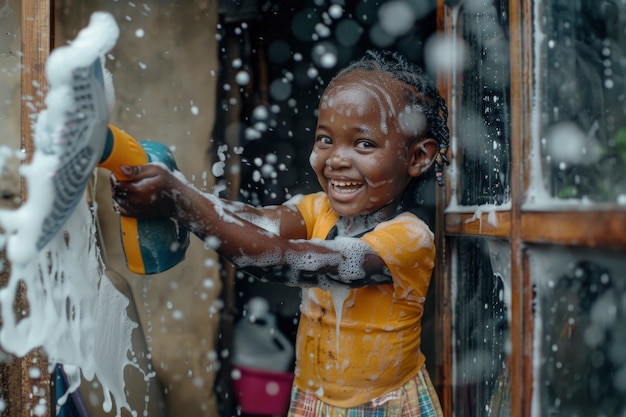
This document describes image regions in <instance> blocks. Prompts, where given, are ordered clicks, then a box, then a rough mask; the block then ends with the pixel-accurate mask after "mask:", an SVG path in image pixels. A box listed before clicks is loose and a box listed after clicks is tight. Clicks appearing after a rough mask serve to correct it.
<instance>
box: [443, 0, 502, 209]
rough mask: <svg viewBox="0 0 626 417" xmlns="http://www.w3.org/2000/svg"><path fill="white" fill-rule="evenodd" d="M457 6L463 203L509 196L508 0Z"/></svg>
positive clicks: (492, 201)
mask: <svg viewBox="0 0 626 417" xmlns="http://www.w3.org/2000/svg"><path fill="white" fill-rule="evenodd" d="M471 3H472V4H471V5H467V6H465V7H464V8H462V9H461V15H460V19H459V22H460V28H461V31H462V33H460V34H459V35H460V36H462V37H463V39H464V41H465V45H466V53H467V59H466V67H465V70H464V72H463V83H462V85H461V86H460V87H459V89H460V93H461V103H460V109H459V110H460V111H459V112H458V116H457V118H458V120H457V125H456V129H455V130H456V136H457V138H458V144H459V145H458V146H459V147H460V149H461V155H460V158H461V161H460V166H459V168H460V170H459V181H460V184H459V188H460V189H459V191H460V195H459V196H458V197H459V199H460V203H461V205H480V204H502V203H506V202H508V201H509V199H510V189H509V188H510V187H509V175H510V137H511V133H510V125H511V121H510V118H511V116H510V93H509V86H510V81H509V76H510V70H509V39H508V32H509V15H508V3H509V2H508V1H504V0H495V1H489V0H485V1H484V2H483V1H478V2H476V1H474V2H471Z"/></svg>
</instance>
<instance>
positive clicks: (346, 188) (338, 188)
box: [328, 179, 365, 200]
mask: <svg viewBox="0 0 626 417" xmlns="http://www.w3.org/2000/svg"><path fill="white" fill-rule="evenodd" d="M328 184H329V187H328V188H329V191H330V192H331V193H332V194H333V198H334V199H335V200H346V199H350V198H351V197H353V196H354V195H355V194H356V193H358V192H359V191H361V190H362V189H363V188H364V186H365V184H364V183H363V182H361V181H356V180H340V179H329V180H328Z"/></svg>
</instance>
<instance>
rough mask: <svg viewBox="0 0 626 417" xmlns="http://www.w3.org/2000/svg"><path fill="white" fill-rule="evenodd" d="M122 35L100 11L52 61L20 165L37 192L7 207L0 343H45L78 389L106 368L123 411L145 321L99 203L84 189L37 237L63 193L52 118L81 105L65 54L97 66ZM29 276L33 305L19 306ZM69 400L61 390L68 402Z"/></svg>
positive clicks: (103, 378)
mask: <svg viewBox="0 0 626 417" xmlns="http://www.w3.org/2000/svg"><path fill="white" fill-rule="evenodd" d="M117 36H118V28H117V24H116V23H115V21H114V20H113V18H112V16H110V15H109V14H107V13H96V14H94V15H93V16H92V18H91V20H90V23H89V26H88V27H86V28H85V29H83V30H82V31H81V32H80V34H79V36H78V37H77V39H76V40H75V41H74V42H73V43H72V44H71V45H70V47H63V49H64V50H65V52H66V55H65V57H64V58H65V59H57V58H60V57H59V56H58V55H57V57H56V58H55V59H53V60H52V61H53V62H52V63H51V65H49V66H47V75H48V80H49V81H50V84H51V85H50V87H49V88H50V91H49V92H48V94H47V96H46V106H47V108H48V109H47V110H44V111H42V112H41V113H40V114H39V116H38V120H37V124H36V126H35V138H34V144H35V151H34V153H33V155H32V158H31V162H30V163H28V164H26V163H24V164H23V165H22V166H21V169H20V175H21V176H22V177H23V180H24V183H25V189H26V190H27V192H28V195H27V197H26V201H25V202H24V203H23V204H22V205H21V206H20V207H19V208H17V209H14V210H10V209H0V233H1V234H0V249H4V250H5V253H6V261H8V262H6V261H4V260H0V261H1V262H0V268H1V269H4V270H3V273H5V274H7V275H8V276H9V278H8V282H7V284H6V285H5V286H4V287H3V288H0V308H1V312H0V315H1V317H2V327H1V328H0V348H1V349H2V350H4V351H6V352H9V353H11V354H13V355H15V356H18V357H22V356H24V355H26V354H27V353H28V352H30V351H31V350H33V349H35V348H39V347H41V348H42V350H43V352H44V353H45V355H46V356H47V357H48V362H49V363H50V364H51V365H50V371H51V372H52V369H53V365H54V364H56V363H61V364H64V365H65V366H64V369H65V370H66V372H67V373H69V375H68V376H69V380H70V381H72V383H71V386H70V390H75V389H77V388H78V385H79V382H80V375H81V373H82V376H84V377H85V378H86V379H88V380H91V379H93V378H94V377H97V378H98V381H99V382H100V383H101V385H102V387H103V391H104V397H105V401H104V404H102V407H103V409H104V410H105V411H107V412H108V411H110V410H112V408H113V401H114V402H115V407H116V410H117V415H118V416H119V415H120V414H121V409H122V408H126V409H128V410H130V407H129V405H128V402H127V400H126V397H125V394H124V369H125V368H126V366H127V365H132V366H137V365H135V363H134V361H133V360H132V358H133V351H132V345H131V334H132V332H133V330H134V329H135V328H136V327H137V324H136V323H134V322H133V321H132V320H131V319H130V318H129V317H128V315H127V311H126V309H127V307H128V304H129V301H128V299H127V298H126V297H125V296H124V295H123V294H122V293H120V292H119V291H118V290H117V289H116V288H115V287H114V286H113V284H112V283H111V281H110V280H109V279H108V278H107V276H106V273H105V269H104V265H103V263H102V261H101V258H100V253H99V250H98V247H97V245H96V238H95V226H94V223H95V222H94V210H95V208H92V207H90V206H89V205H88V203H87V201H86V199H85V198H84V192H82V193H81V198H80V201H79V202H78V204H77V206H76V208H75V209H74V210H73V212H72V214H71V215H70V217H69V218H68V220H67V222H66V223H65V224H64V225H63V227H62V229H61V230H59V232H58V233H56V234H55V235H54V237H53V238H52V239H51V240H50V241H49V242H48V243H47V245H46V246H45V247H44V248H43V250H37V248H36V242H35V240H36V238H37V237H38V236H39V234H40V228H41V225H42V224H43V219H44V217H45V215H46V213H47V212H48V210H47V208H49V207H51V205H52V202H53V200H54V198H55V195H54V191H53V190H54V187H53V181H54V174H55V172H56V171H55V170H56V169H58V167H59V166H60V164H61V163H62V158H63V154H62V152H50V150H51V149H55V146H54V145H55V143H54V140H55V137H54V132H55V131H54V129H49V127H51V126H56V125H58V123H57V122H58V118H62V117H63V114H64V111H65V110H64V109H67V111H70V110H71V106H72V100H68V95H67V94H64V93H63V89H62V88H59V89H55V87H54V85H53V84H54V83H53V81H54V82H60V83H61V84H63V80H62V77H63V74H62V73H61V71H62V69H63V65H64V63H65V65H70V64H68V63H71V65H72V66H76V65H79V64H80V63H84V64H85V65H88V64H89V63H92V62H94V60H96V59H98V57H101V58H102V57H103V54H104V52H105V51H109V50H110V49H112V47H113V46H114V45H115V42H116V41H117ZM59 49H61V48H59ZM53 56H54V52H53ZM51 58H52V57H51ZM70 58H71V60H70ZM64 88H65V89H67V85H65V87H64ZM46 127H48V129H47V128H46ZM2 161H3V159H0V165H2ZM0 169H2V166H0ZM22 283H23V284H24V287H25V289H26V291H25V300H24V301H25V303H24V304H25V305H26V307H25V308H24V310H23V311H18V312H16V311H14V310H15V308H14V306H15V300H16V298H18V293H19V292H20V290H19V289H20V286H21V284H22ZM33 366H36V365H33ZM35 371H37V370H33V372H35ZM146 378H149V376H146ZM63 401H64V398H61V399H60V401H59V403H62V402H63ZM131 412H132V410H131ZM132 414H133V415H137V414H136V412H132Z"/></svg>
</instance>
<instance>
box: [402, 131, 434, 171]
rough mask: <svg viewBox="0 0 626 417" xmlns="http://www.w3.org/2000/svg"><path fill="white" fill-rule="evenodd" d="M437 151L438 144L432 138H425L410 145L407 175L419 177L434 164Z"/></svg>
mask: <svg viewBox="0 0 626 417" xmlns="http://www.w3.org/2000/svg"><path fill="white" fill-rule="evenodd" d="M438 151H439V143H438V142H437V141H436V140H435V139H433V138H426V139H423V140H421V141H419V142H415V143H413V144H411V146H410V147H409V156H410V157H411V163H410V164H409V175H410V176H411V177H419V176H420V175H422V174H423V173H424V172H426V171H428V168H430V166H431V165H432V164H433V163H434V162H435V157H436V156H437V152H438Z"/></svg>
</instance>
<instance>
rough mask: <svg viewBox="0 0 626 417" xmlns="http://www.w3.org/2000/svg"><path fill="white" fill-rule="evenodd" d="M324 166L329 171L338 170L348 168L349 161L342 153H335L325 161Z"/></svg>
mask: <svg viewBox="0 0 626 417" xmlns="http://www.w3.org/2000/svg"><path fill="white" fill-rule="evenodd" d="M326 165H327V166H328V167H329V168H330V169H339V168H345V167H349V166H350V159H349V158H348V157H347V156H346V155H343V154H342V153H339V152H335V153H333V154H332V155H331V156H330V158H328V159H327V160H326Z"/></svg>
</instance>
